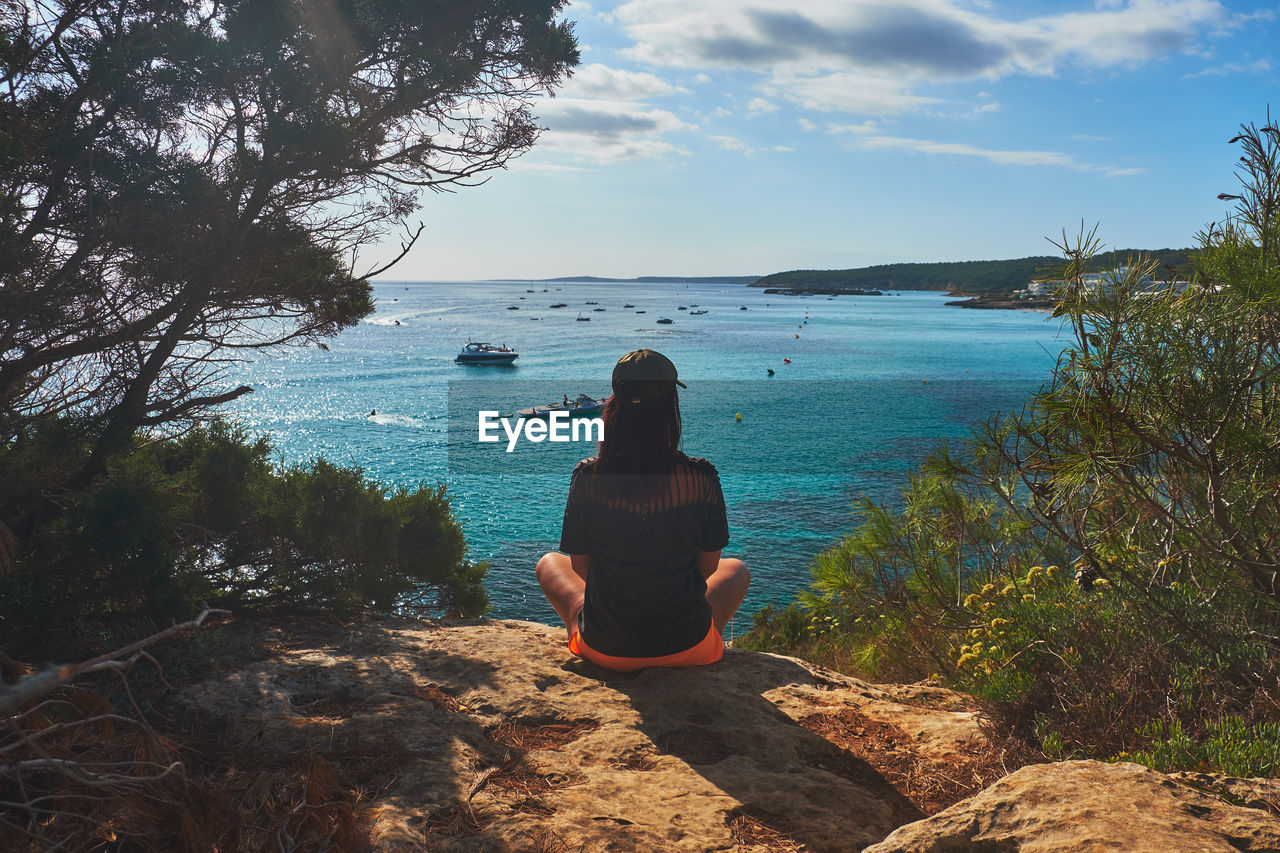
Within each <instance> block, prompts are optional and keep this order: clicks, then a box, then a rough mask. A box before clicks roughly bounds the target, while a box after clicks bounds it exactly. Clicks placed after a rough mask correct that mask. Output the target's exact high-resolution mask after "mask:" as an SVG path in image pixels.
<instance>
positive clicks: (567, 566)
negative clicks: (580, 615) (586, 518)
mask: <svg viewBox="0 0 1280 853" xmlns="http://www.w3.org/2000/svg"><path fill="white" fill-rule="evenodd" d="M538 585H539V586H541V587H542V594H543V595H545V596H546V597H547V601H549V602H551V606H552V607H554V608H555V609H556V613H557V614H559V616H560V621H561V622H563V623H564V628H565V630H566V631H567V632H568V633H569V636H570V637H572V636H573V629H574V628H575V627H576V626H575V625H573V621H574V614H576V613H577V612H578V610H580V609H582V599H583V596H584V595H585V593H586V589H587V583H586V581H585V580H583V579H582V577H581V576H580V575H578V573H577V572H575V571H574V570H573V563H572V562H571V561H570V560H569V555H568V554H561V553H560V552H558V551H552V552H551V553H549V554H543V555H542V559H541V560H539V561H538Z"/></svg>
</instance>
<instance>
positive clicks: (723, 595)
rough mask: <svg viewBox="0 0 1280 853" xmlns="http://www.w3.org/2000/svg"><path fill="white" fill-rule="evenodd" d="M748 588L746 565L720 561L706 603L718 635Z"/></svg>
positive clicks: (712, 576)
mask: <svg viewBox="0 0 1280 853" xmlns="http://www.w3.org/2000/svg"><path fill="white" fill-rule="evenodd" d="M547 556H551V555H550V554H548V555H547ZM566 559H567V558H566ZM749 586H751V572H749V571H747V564H746V563H744V562H742V561H741V560H735V559H733V558H732V557H726V558H724V559H722V560H720V564H719V566H717V567H716V570H715V571H714V572H712V573H711V576H710V577H708V578H707V603H708V604H710V605H711V619H712V621H714V622H715V623H716V630H717V631H719V632H720V633H722V634H723V633H724V627H725V626H726V625H728V624H729V620H730V619H732V618H733V614H734V613H736V612H737V611H738V607H739V606H740V605H741V604H742V600H743V599H744V598H746V597H747V587H749ZM548 597H550V596H548Z"/></svg>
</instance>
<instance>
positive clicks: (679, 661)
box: [569, 620, 724, 672]
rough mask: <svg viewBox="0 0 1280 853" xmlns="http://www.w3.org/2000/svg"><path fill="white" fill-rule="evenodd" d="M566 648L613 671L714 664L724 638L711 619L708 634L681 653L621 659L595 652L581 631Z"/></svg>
mask: <svg viewBox="0 0 1280 853" xmlns="http://www.w3.org/2000/svg"><path fill="white" fill-rule="evenodd" d="M575 621H576V620H575ZM569 651H570V652H572V653H573V654H575V655H577V656H578V657H580V658H582V659H583V660H589V661H591V662H592V663H594V664H598V665H599V666H602V667H604V668H605V669H612V670H614V671H615V672H630V671H632V670H636V669H644V668H645V667H649V666H704V665H706V664H709V663H715V662H716V661H718V660H720V658H722V657H724V640H723V639H722V638H721V637H720V632H719V631H717V630H716V625H715V623H714V622H712V623H711V628H710V629H708V631H707V636H705V637H703V638H702V642H700V643H698V645H696V646H694V647H693V648H691V649H685V650H684V651H683V652H676V653H675V654H673V655H660V656H658V657H655V658H620V657H614V656H613V655H606V654H603V653H601V652H598V651H596V650H595V649H593V648H591V647H590V646H588V645H587V644H586V641H585V640H583V639H582V634H580V633H578V632H577V631H574V632H573V636H572V637H570V638H569Z"/></svg>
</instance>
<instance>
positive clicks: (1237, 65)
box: [1183, 59, 1271, 80]
mask: <svg viewBox="0 0 1280 853" xmlns="http://www.w3.org/2000/svg"><path fill="white" fill-rule="evenodd" d="M1270 70H1271V63H1270V62H1268V61H1267V60H1265V59H1259V60H1256V61H1254V62H1228V63H1225V64H1223V65H1215V66H1212V67H1210V68H1205V69H1204V70H1202V71H1197V72H1196V73H1194V74H1186V75H1183V79H1184V80H1194V79H1195V78H1196V77H1227V76H1229V75H1232V74H1262V73H1264V72H1267V71H1270Z"/></svg>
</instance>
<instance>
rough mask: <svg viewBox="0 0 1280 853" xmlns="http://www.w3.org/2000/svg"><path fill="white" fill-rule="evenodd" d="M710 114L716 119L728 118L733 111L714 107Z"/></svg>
mask: <svg viewBox="0 0 1280 853" xmlns="http://www.w3.org/2000/svg"><path fill="white" fill-rule="evenodd" d="M711 114H712V115H713V116H715V117H716V118H728V117H729V116H731V115H733V110H726V109H725V108H724V107H716V108H715V109H714V110H713V111H712V112H711Z"/></svg>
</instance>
